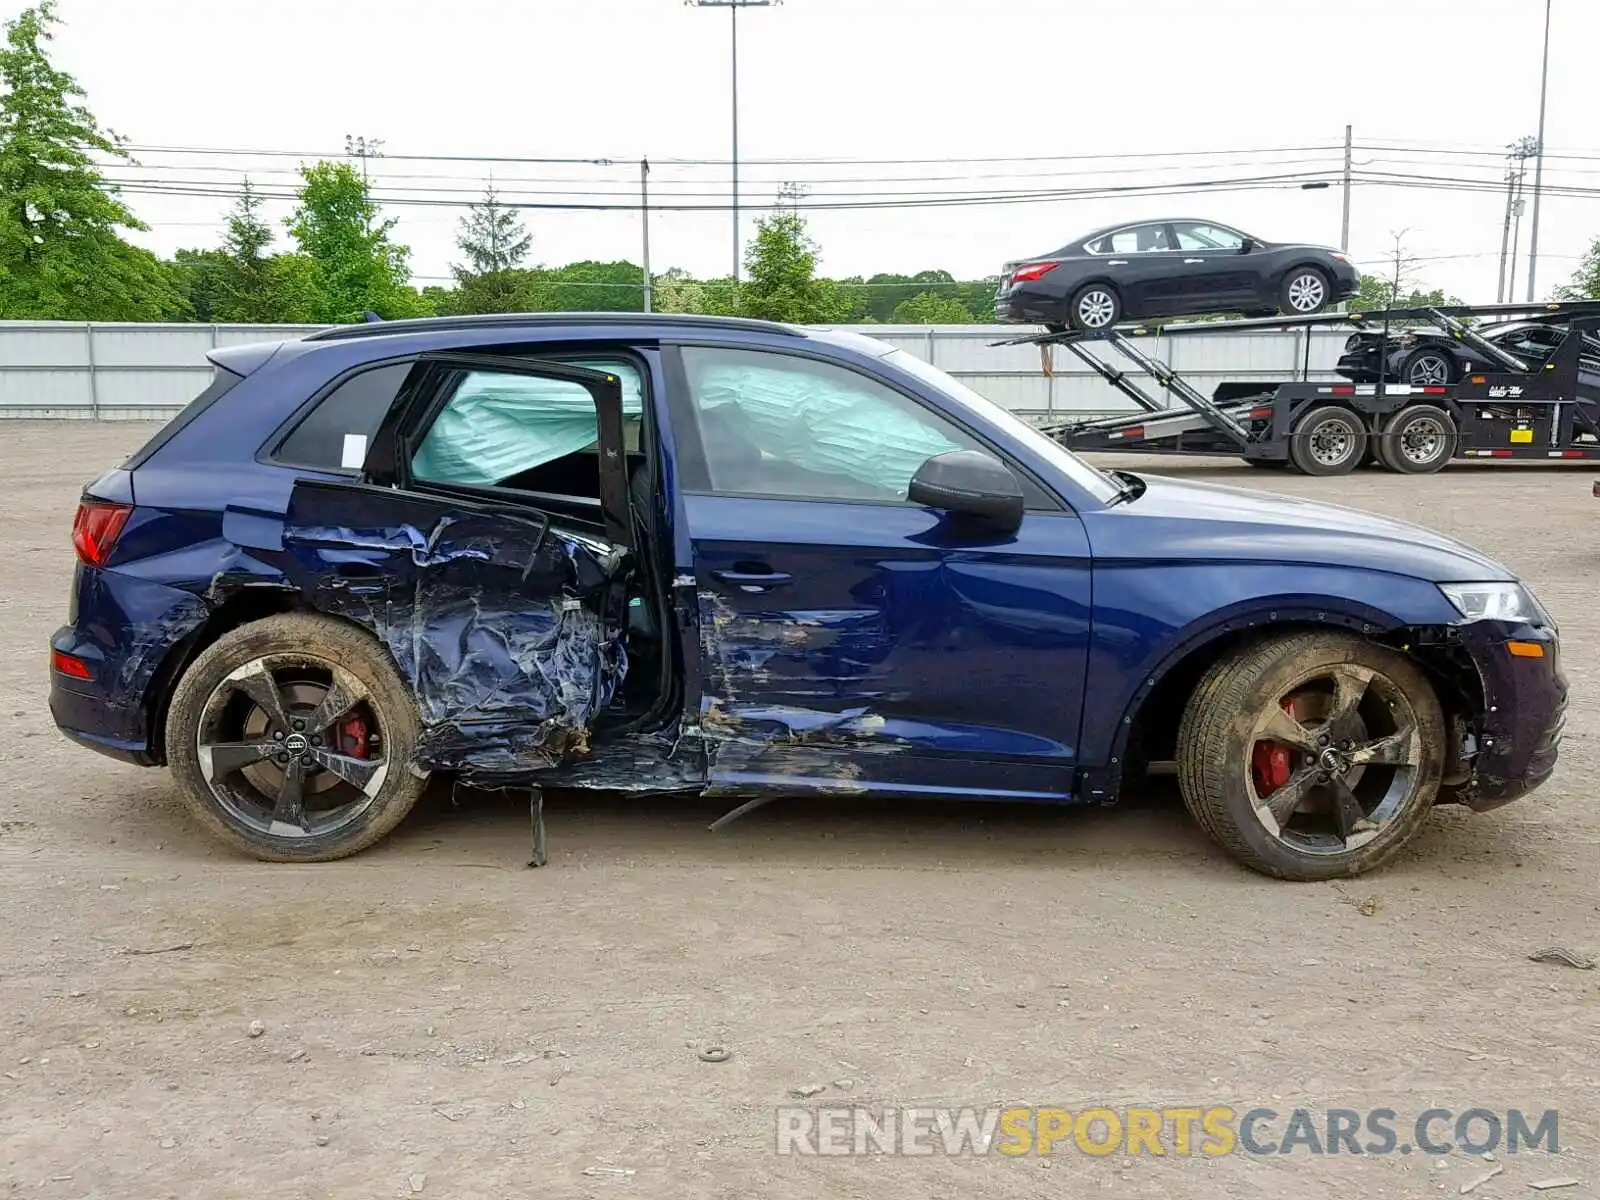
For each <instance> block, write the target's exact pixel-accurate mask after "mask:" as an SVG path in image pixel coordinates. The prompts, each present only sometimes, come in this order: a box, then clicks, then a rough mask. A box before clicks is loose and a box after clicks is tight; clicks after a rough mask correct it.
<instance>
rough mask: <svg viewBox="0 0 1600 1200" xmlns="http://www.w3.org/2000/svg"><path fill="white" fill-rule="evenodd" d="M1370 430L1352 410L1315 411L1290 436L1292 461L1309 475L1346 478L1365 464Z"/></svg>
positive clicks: (1331, 407) (1328, 407) (1332, 407)
mask: <svg viewBox="0 0 1600 1200" xmlns="http://www.w3.org/2000/svg"><path fill="white" fill-rule="evenodd" d="M1366 452H1367V429H1366V426H1365V425H1363V424H1362V423H1361V418H1359V417H1358V416H1356V414H1355V413H1353V412H1351V411H1350V410H1349V409H1348V408H1340V407H1339V406H1337V405H1332V404H1329V405H1324V406H1322V407H1321V408H1313V409H1312V410H1311V411H1310V412H1308V413H1306V414H1305V415H1304V416H1302V417H1301V418H1300V420H1299V421H1298V422H1296V423H1295V427H1294V429H1293V431H1292V432H1291V433H1290V434H1289V459H1290V461H1291V462H1293V463H1294V465H1295V467H1296V468H1297V469H1298V470H1300V471H1302V472H1304V473H1305V474H1307V475H1343V474H1345V473H1346V472H1347V471H1353V470H1355V469H1356V467H1357V466H1359V465H1360V464H1361V460H1362V458H1363V456H1364V455H1365V454H1366Z"/></svg>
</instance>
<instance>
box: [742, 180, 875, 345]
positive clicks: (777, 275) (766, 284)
mask: <svg viewBox="0 0 1600 1200" xmlns="http://www.w3.org/2000/svg"><path fill="white" fill-rule="evenodd" d="M744 265H745V271H746V273H747V278H746V282H745V283H744V285H743V286H742V287H741V288H740V289H739V311H740V312H741V313H742V314H743V315H745V316H747V317H761V318H764V319H766V320H770V321H790V322H793V323H794V324H797V325H828V324H833V323H835V322H838V321H841V320H843V319H844V316H845V314H846V313H848V312H849V311H850V301H849V300H848V299H847V298H846V297H845V295H844V293H843V291H842V290H841V289H840V287H839V285H838V284H836V283H834V282H833V280H831V279H818V278H817V244H816V242H814V241H812V239H811V235H810V232H809V231H808V230H807V228H806V221H805V218H804V217H802V216H801V215H800V214H799V212H798V211H796V210H794V209H791V208H779V209H777V210H776V211H774V212H773V213H772V214H770V215H769V216H766V217H763V218H762V219H761V220H759V221H757V222H756V236H755V237H754V238H753V239H752V240H751V242H750V245H749V248H748V249H747V250H746V251H745V256H744Z"/></svg>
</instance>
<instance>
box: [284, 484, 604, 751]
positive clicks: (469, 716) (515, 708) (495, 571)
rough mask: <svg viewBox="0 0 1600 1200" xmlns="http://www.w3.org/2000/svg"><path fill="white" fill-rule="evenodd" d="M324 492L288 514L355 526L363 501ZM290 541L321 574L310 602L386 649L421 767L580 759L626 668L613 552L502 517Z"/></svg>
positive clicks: (299, 532) (327, 530) (302, 534)
mask: <svg viewBox="0 0 1600 1200" xmlns="http://www.w3.org/2000/svg"><path fill="white" fill-rule="evenodd" d="M305 486H306V485H302V487H305ZM331 492H332V489H331V488H325V489H321V491H320V494H312V495H310V496H307V497H304V502H303V503H302V496H301V494H300V489H297V495H296V507H297V508H300V509H301V510H302V511H312V512H315V511H316V510H328V509H335V510H337V509H343V510H345V511H344V512H341V513H340V515H342V516H346V517H349V516H352V515H355V514H354V513H352V512H350V511H349V510H351V509H353V508H357V507H359V506H361V505H362V504H363V503H365V502H366V497H365V496H363V495H360V494H357V493H351V494H347V495H344V496H332V495H331ZM372 507H375V508H381V506H378V505H373V506H372ZM380 515H381V514H380ZM284 540H285V544H286V547H288V548H289V549H290V550H291V552H293V553H296V554H297V555H299V556H300V562H301V565H302V566H304V567H306V568H308V569H309V570H311V571H312V572H313V573H314V575H315V578H314V580H313V581H311V582H312V583H313V586H314V601H313V602H314V604H315V606H316V607H317V608H319V609H321V610H323V611H325V612H332V613H336V614H338V615H340V616H344V617H346V618H348V619H350V620H353V621H356V622H357V623H359V624H361V625H364V626H366V627H367V628H368V629H370V630H372V632H373V633H375V634H376V635H377V636H378V637H379V638H380V639H381V640H382V641H383V643H384V644H385V645H386V646H387V647H388V648H389V651H390V653H391V654H392V655H393V657H394V661H395V664H396V666H397V667H398V668H399V671H400V674H401V676H402V677H403V678H404V679H405V680H406V682H407V683H408V684H409V686H410V687H411V689H412V692H413V694H414V696H415V697H416V702H417V709H418V712H419V714H420V717H421V722H422V735H421V737H420V739H419V741H418V744H417V751H416V765H417V766H419V767H421V768H423V769H426V770H456V771H461V772H463V773H466V774H468V775H474V776H476V775H487V776H491V777H492V776H504V777H527V776H530V775H532V774H533V773H535V772H538V771H542V770H546V769H548V768H550V767H553V766H556V765H557V764H559V763H561V762H563V761H564V760H566V759H567V758H568V757H570V756H573V755H581V754H583V753H584V752H585V751H586V750H587V748H588V742H589V731H590V728H591V727H592V725H593V723H594V721H595V719H596V717H597V716H598V715H599V714H600V712H601V711H603V710H604V709H605V707H606V706H607V705H608V704H609V703H610V702H611V698H612V696H613V695H614V694H615V692H616V689H617V687H618V686H619V685H620V684H621V682H622V679H623V677H624V675H625V673H626V671H627V656H626V654H625V652H624V650H623V648H622V644H621V636H620V629H619V626H618V624H617V622H616V621H615V620H614V619H613V618H612V616H611V614H610V613H609V611H608V610H609V608H610V607H611V596H612V592H613V588H612V587H611V583H612V581H613V579H614V578H615V577H616V576H617V574H618V573H619V571H620V568H621V564H622V558H623V556H622V555H621V554H620V553H619V552H617V551H615V550H614V548H612V547H610V546H608V545H607V544H606V543H604V542H600V541H597V540H594V539H590V538H586V537H582V536H580V535H576V534H572V533H569V532H566V531H563V530H558V529H555V528H553V527H551V526H549V525H548V524H547V523H545V522H543V521H533V520H528V519H525V518H517V517H511V516H508V515H506V514H502V513H498V512H494V513H467V514H465V515H463V514H461V513H456V514H453V515H443V516H438V517H437V519H436V520H434V521H433V522H432V523H431V524H429V525H426V526H424V525H422V524H419V523H413V522H403V523H398V524H384V523H379V521H378V520H372V521H371V522H370V523H366V522H363V523H357V522H356V521H354V520H348V519H347V520H345V521H341V522H340V523H337V524H315V523H302V524H294V523H291V524H290V525H289V527H288V528H287V529H286V531H285V536H284Z"/></svg>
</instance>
